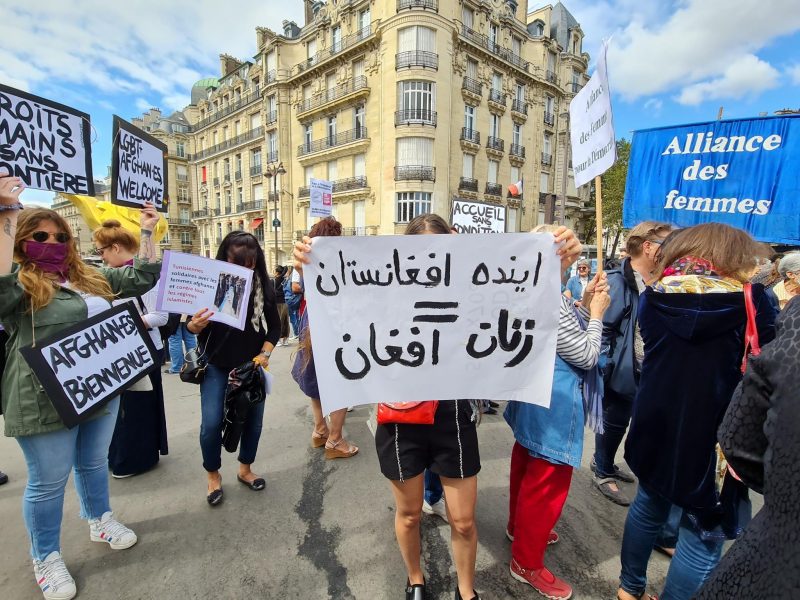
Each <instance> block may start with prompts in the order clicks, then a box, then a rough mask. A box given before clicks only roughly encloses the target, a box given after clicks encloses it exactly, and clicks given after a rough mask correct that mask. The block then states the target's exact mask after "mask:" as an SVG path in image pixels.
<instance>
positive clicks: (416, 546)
mask: <svg viewBox="0 0 800 600" xmlns="http://www.w3.org/2000/svg"><path fill="white" fill-rule="evenodd" d="M391 484H392V492H393V493H394V503H395V506H396V509H397V510H396V511H395V514H394V532H395V535H396V536H397V544H398V545H399V546H400V554H402V555H403V562H404V563H405V564H406V572H407V573H408V581H409V582H410V583H411V585H414V584H417V583H424V582H425V577H424V575H423V574H422V569H421V568H420V564H419V561H420V553H421V541H420V535H419V518H420V515H421V513H422V495H423V493H424V487H425V486H424V485H423V481H422V474H421V473H420V474H419V475H417V476H416V477H412V478H411V479H406V480H405V481H392V482H391ZM473 570H474V563H473ZM470 593H471V591H470Z"/></svg>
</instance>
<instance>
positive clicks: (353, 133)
mask: <svg viewBox="0 0 800 600" xmlns="http://www.w3.org/2000/svg"><path fill="white" fill-rule="evenodd" d="M366 139H368V138H367V128H366V127H356V128H355V129H351V130H349V131H343V132H341V133H337V134H336V135H333V136H326V137H324V138H322V139H321V140H314V141H313V142H308V143H307V144H300V145H299V146H298V147H297V156H298V157H300V156H306V155H308V154H313V153H314V152H320V151H322V150H327V149H328V148H335V147H337V146H344V145H345V144H350V143H353V142H357V141H359V140H366Z"/></svg>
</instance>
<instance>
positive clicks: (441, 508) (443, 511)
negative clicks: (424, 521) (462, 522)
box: [422, 498, 449, 523]
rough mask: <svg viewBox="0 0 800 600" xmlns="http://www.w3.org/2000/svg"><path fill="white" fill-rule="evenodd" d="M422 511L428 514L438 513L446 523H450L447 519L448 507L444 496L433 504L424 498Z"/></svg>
mask: <svg viewBox="0 0 800 600" xmlns="http://www.w3.org/2000/svg"><path fill="white" fill-rule="evenodd" d="M422 512H424V513H425V514H426V515H436V516H437V517H441V518H442V519H443V520H444V522H445V523H449V521H448V520H447V508H446V507H445V505H444V498H439V501H438V502H434V503H433V504H428V502H427V501H426V500H423V501H422Z"/></svg>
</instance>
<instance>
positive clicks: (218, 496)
mask: <svg viewBox="0 0 800 600" xmlns="http://www.w3.org/2000/svg"><path fill="white" fill-rule="evenodd" d="M222 498H223V495H222V488H219V489H218V490H214V491H213V492H211V493H210V494H209V495H208V496H206V501H207V502H208V503H209V504H210V505H211V506H218V505H220V504H222Z"/></svg>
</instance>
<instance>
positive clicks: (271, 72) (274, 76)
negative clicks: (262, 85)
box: [267, 69, 278, 84]
mask: <svg viewBox="0 0 800 600" xmlns="http://www.w3.org/2000/svg"><path fill="white" fill-rule="evenodd" d="M277 78H278V74H277V73H276V72H275V69H270V70H269V71H267V84H270V83H272V82H273V81H275V80H276V79H277Z"/></svg>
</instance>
